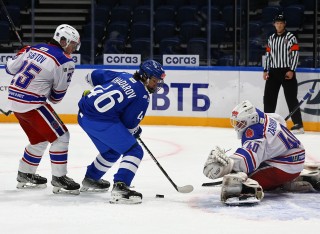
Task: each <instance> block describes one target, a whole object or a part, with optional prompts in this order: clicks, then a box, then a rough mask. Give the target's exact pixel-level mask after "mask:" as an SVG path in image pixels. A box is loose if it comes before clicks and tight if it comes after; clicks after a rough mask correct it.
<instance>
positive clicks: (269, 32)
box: [262, 22, 275, 38]
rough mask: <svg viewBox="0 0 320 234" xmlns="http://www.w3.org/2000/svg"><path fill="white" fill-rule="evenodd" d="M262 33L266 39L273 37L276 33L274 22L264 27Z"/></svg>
mask: <svg viewBox="0 0 320 234" xmlns="http://www.w3.org/2000/svg"><path fill="white" fill-rule="evenodd" d="M262 32H263V34H264V36H265V37H266V38H268V37H269V36H271V35H272V34H273V33H274V32H275V28H274V25H273V23H272V22H270V23H266V24H264V25H263V26H262Z"/></svg>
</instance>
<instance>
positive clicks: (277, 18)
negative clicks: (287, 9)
mask: <svg viewBox="0 0 320 234" xmlns="http://www.w3.org/2000/svg"><path fill="white" fill-rule="evenodd" d="M277 21H281V22H286V18H285V17H284V15H283V14H278V15H276V16H275V17H274V19H273V22H274V23H275V22H277Z"/></svg>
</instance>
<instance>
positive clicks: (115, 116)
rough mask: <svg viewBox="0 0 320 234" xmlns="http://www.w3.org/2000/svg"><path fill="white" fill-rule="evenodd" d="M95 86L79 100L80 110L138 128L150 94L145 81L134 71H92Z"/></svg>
mask: <svg viewBox="0 0 320 234" xmlns="http://www.w3.org/2000/svg"><path fill="white" fill-rule="evenodd" d="M90 83H91V84H93V86H94V88H93V89H92V90H90V93H89V94H88V95H86V96H84V97H82V98H81V99H80V101H79V103H78V105H79V110H80V112H81V113H82V114H83V115H85V116H86V117H88V118H90V119H93V120H98V121H99V120H105V121H111V122H119V121H121V122H122V123H123V124H124V126H125V127H126V128H127V129H129V130H130V129H134V128H135V127H137V126H138V125H139V123H140V121H141V120H142V119H143V118H144V116H145V113H146V111H147V108H148V105H149V102H150V97H149V93H148V91H147V90H146V88H145V86H144V84H143V83H142V82H141V81H137V80H135V79H134V78H133V75H132V74H129V73H126V72H116V71H111V70H99V69H98V70H94V71H93V72H92V73H91V82H90Z"/></svg>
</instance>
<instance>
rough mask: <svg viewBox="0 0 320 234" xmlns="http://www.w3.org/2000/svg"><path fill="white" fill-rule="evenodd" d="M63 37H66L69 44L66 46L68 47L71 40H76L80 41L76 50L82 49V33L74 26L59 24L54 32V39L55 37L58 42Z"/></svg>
mask: <svg viewBox="0 0 320 234" xmlns="http://www.w3.org/2000/svg"><path fill="white" fill-rule="evenodd" d="M62 38H65V39H66V42H67V45H66V46H65V47H67V46H68V45H69V44H70V42H71V41H74V42H77V43H78V44H77V48H76V50H79V49H80V45H81V43H80V35H79V33H78V31H77V30H76V29H75V28H74V27H72V26H70V25H68V24H61V25H59V26H58V27H57V29H56V31H55V32H54V36H53V39H55V40H56V41H57V42H58V43H60V40H61V39H62Z"/></svg>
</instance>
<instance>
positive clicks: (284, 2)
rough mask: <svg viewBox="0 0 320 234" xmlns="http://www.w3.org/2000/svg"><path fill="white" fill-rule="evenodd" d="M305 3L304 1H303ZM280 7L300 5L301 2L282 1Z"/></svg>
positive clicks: (295, 0) (294, 0) (296, 0)
mask: <svg viewBox="0 0 320 234" xmlns="http://www.w3.org/2000/svg"><path fill="white" fill-rule="evenodd" d="M303 1H304V0H303ZM279 4H280V6H282V7H288V6H292V5H296V4H300V0H281V1H280V2H279Z"/></svg>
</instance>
